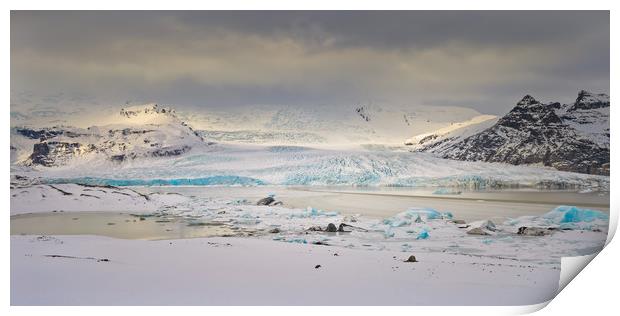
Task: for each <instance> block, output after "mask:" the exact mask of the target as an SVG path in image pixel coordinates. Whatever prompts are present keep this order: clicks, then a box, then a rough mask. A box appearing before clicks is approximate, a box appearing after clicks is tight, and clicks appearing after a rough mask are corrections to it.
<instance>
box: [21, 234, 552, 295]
mask: <svg viewBox="0 0 620 316" xmlns="http://www.w3.org/2000/svg"><path fill="white" fill-rule="evenodd" d="M162 254H165V255H162ZM335 254H338V255H337V256H336V255H335ZM46 255H62V256H71V257H74V258H63V257H46ZM408 255H409V253H400V252H390V251H384V252H375V251H363V250H353V249H343V248H333V247H325V246H315V245H300V244H289V243H277V242H272V241H266V240H258V239H247V238H246V239H242V238H198V239H183V240H173V241H144V240H120V239H112V238H105V237H96V236H55V237H36V236H12V237H11V267H12V269H11V304H12V305H529V304H535V303H540V302H543V301H546V300H549V299H551V298H553V296H555V294H556V291H557V289H558V280H559V274H560V273H559V271H560V270H559V269H555V268H546V267H545V268H539V267H536V268H533V267H532V266H531V265H529V264H527V263H519V262H515V261H513V260H507V259H498V258H480V257H475V256H462V255H452V254H443V253H419V252H416V258H417V260H418V261H419V262H416V263H405V262H403V261H404V260H406V259H407V257H408ZM98 259H108V260H109V261H107V262H106V261H98ZM317 265H320V267H319V268H315V266H317Z"/></svg>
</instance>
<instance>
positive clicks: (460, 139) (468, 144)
mask: <svg viewBox="0 0 620 316" xmlns="http://www.w3.org/2000/svg"><path fill="white" fill-rule="evenodd" d="M487 122H491V121H490V120H489V121H487ZM479 127H484V129H481V130H480V129H478V130H475V129H474V130H472V129H469V130H465V129H459V130H455V131H454V132H451V133H447V134H442V135H438V134H432V135H429V136H426V137H424V138H421V139H414V141H412V142H410V143H411V144H414V145H415V147H414V150H415V151H425V152H431V153H433V154H435V155H438V156H440V157H443V158H449V159H457V160H470V161H486V162H505V163H510V164H515V165H519V164H542V165H544V166H550V167H553V168H556V169H558V170H564V171H573V172H580V173H589V174H603V175H609V162H610V161H609V159H610V158H609V96H607V95H605V94H593V93H590V92H587V91H580V92H579V95H578V97H577V99H576V101H575V102H574V103H573V104H565V105H562V104H560V103H557V102H550V103H542V102H539V101H537V100H536V99H534V98H533V97H532V96H530V95H526V96H525V97H523V99H522V100H521V101H519V102H518V103H517V105H516V106H515V107H514V108H513V109H512V110H511V111H510V112H509V113H508V114H506V115H505V116H503V117H502V118H500V119H499V120H498V121H497V122H496V123H495V124H493V125H492V126H490V127H487V126H484V125H480V126H479ZM472 131H474V133H472ZM452 134H454V136H452ZM440 136H441V137H440ZM428 137H431V138H432V139H429V138H428ZM433 137H434V138H433ZM430 140H432V141H430Z"/></svg>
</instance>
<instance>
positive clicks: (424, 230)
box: [415, 229, 430, 239]
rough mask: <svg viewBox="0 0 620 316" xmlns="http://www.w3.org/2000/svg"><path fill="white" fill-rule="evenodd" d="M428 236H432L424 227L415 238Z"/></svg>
mask: <svg viewBox="0 0 620 316" xmlns="http://www.w3.org/2000/svg"><path fill="white" fill-rule="evenodd" d="M428 237H430V235H429V234H428V231H426V229H422V231H420V233H419V234H418V237H416V238H415V239H427V238H428Z"/></svg>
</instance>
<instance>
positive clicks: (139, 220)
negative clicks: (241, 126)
mask: <svg viewBox="0 0 620 316" xmlns="http://www.w3.org/2000/svg"><path fill="white" fill-rule="evenodd" d="M132 189H134V190H136V191H141V192H142V193H152V192H159V193H179V194H182V195H185V196H194V197H200V198H221V199H227V200H246V201H247V202H246V203H249V204H254V203H255V202H256V201H257V200H259V199H261V198H263V197H265V196H268V195H270V194H275V197H276V199H277V200H279V201H282V202H283V203H284V204H283V206H284V207H287V208H295V209H305V208H307V207H312V208H316V209H321V210H326V211H338V212H340V213H341V214H344V215H356V214H358V215H363V216H368V217H372V218H379V219H382V218H387V217H390V216H393V215H395V214H397V213H400V212H403V211H405V210H407V209H408V208H411V207H428V208H433V209H436V210H438V211H441V212H451V213H452V214H453V215H454V217H455V218H456V219H462V220H465V221H467V222H471V221H476V220H481V219H491V220H493V221H496V222H503V221H505V220H506V219H508V218H516V217H519V216H526V215H542V214H544V213H547V212H549V211H550V210H552V209H553V208H555V207H556V206H558V205H575V206H578V207H581V208H591V209H596V210H601V211H606V212H608V211H609V195H608V194H606V193H598V192H590V193H577V192H574V191H536V190H494V191H462V192H460V191H452V192H448V193H452V194H445V193H446V192H442V193H444V194H433V192H435V191H436V190H437V189H429V188H426V189H412V188H352V187H284V186H258V187H198V186H186V187H179V186H175V187H172V186H171V187H133V188H132ZM457 193H458V194H457ZM152 211H156V210H155V209H153V210H152ZM239 233H243V232H240V231H232V230H231V229H230V228H229V227H228V226H225V225H221V226H219V225H211V224H209V225H193V224H192V220H191V219H187V218H180V217H175V216H170V217H149V216H146V215H143V216H137V215H131V214H129V212H122V211H121V212H109V211H108V212H93V211H92V210H91V211H88V212H86V211H85V212H54V213H50V212H46V213H36V214H21V215H15V216H12V217H11V234H12V235H19V234H29V235H33V234H34V235H37V234H44V235H99V236H108V237H115V238H123V239H148V240H156V239H183V238H195V237H212V236H233V235H238V234H239ZM245 233H248V232H245ZM250 233H253V232H250Z"/></svg>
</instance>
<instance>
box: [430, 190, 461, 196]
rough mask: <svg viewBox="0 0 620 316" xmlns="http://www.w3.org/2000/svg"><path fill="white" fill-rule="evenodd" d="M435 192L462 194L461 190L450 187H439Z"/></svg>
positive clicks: (440, 193) (439, 193)
mask: <svg viewBox="0 0 620 316" xmlns="http://www.w3.org/2000/svg"><path fill="white" fill-rule="evenodd" d="M433 194H438V195H458V194H461V191H455V190H452V189H448V188H439V189H437V190H435V191H434V192H433Z"/></svg>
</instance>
